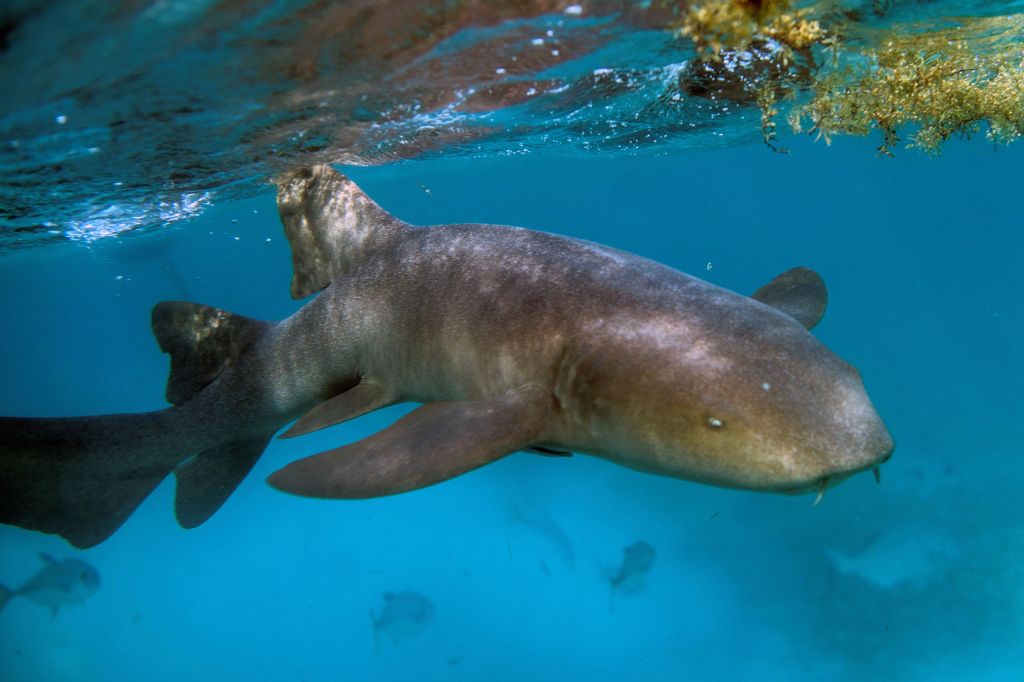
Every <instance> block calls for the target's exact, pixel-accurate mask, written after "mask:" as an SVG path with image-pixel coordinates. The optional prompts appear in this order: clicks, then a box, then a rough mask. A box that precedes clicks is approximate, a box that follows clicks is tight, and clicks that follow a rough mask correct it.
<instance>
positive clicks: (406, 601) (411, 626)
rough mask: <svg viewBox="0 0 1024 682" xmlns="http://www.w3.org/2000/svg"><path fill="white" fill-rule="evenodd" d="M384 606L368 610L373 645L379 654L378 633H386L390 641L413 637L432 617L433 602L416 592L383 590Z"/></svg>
mask: <svg viewBox="0 0 1024 682" xmlns="http://www.w3.org/2000/svg"><path fill="white" fill-rule="evenodd" d="M383 597H384V606H383V607H381V609H380V612H379V613H376V614H375V613H374V612H373V611H370V621H371V622H372V623H373V646H374V650H375V651H376V652H377V653H378V654H380V643H379V635H380V633H381V632H383V633H384V634H386V635H387V636H388V637H389V638H390V639H391V641H392V642H395V643H397V642H398V641H399V640H401V639H406V638H408V637H413V636H415V635H418V634H420V633H421V632H423V631H424V630H426V629H427V626H428V625H429V624H430V621H431V620H433V619H434V604H433V603H431V601H430V600H429V599H427V598H426V597H424V596H423V595H422V594H418V593H416V592H385V593H384V594H383Z"/></svg>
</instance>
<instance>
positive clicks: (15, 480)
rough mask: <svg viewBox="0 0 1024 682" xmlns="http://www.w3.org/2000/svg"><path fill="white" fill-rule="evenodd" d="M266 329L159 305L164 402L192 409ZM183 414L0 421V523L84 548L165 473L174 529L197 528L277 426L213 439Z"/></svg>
mask: <svg viewBox="0 0 1024 682" xmlns="http://www.w3.org/2000/svg"><path fill="white" fill-rule="evenodd" d="M271 326H272V325H271V324H269V323H266V322H259V321H257V320H250V319H248V318H244V317H240V316H235V315H231V313H227V312H224V311H221V310H217V309H215V308H209V307H207V306H201V305H198V304H194V303H183V302H167V303H161V304H159V305H157V306H156V308H154V310H153V331H154V333H155V334H156V337H157V340H158V342H159V343H160V347H161V349H162V350H164V351H165V352H167V353H170V355H171V375H170V378H169V379H168V383H167V399H168V401H169V402H171V403H173V404H174V405H176V406H178V405H184V404H185V403H187V402H189V401H190V400H192V399H193V398H194V397H195V396H196V395H198V394H199V393H200V392H201V391H202V390H203V389H204V388H205V387H206V386H207V385H208V384H210V383H211V382H213V381H214V379H216V378H217V376H218V375H219V374H220V373H221V372H222V371H223V370H224V369H225V368H226V367H228V366H229V365H230V364H232V362H233V361H234V360H235V358H237V357H238V356H239V355H241V354H242V353H244V352H245V351H246V350H247V349H248V348H249V347H250V346H251V344H252V343H253V342H254V341H255V340H256V339H257V338H258V337H259V336H261V335H262V334H263V333H264V332H265V331H266V330H267V329H268V328H269V327H271ZM183 412H189V410H187V409H186V410H181V409H180V408H178V407H171V408H168V409H166V410H161V411H158V412H145V413H139V414H111V415H100V416H93V417H60V418H18V417H7V418H0V523H6V524H12V525H16V526H20V527H22V528H27V529H30V530H39V531H43V532H45V533H56V534H59V535H61V536H63V537H64V538H66V539H67V540H68V541H69V542H70V543H71V544H72V545H74V546H76V547H79V548H86V547H92V546H93V545H96V544H98V543H100V542H102V541H103V540H105V539H106V538H107V537H109V536H110V535H111V534H113V533H114V531H116V530H117V529H118V528H119V527H120V526H121V524H123V523H124V522H125V521H126V520H127V519H128V517H129V516H130V515H131V514H132V512H133V511H135V509H136V508H137V507H138V506H139V505H140V504H141V503H142V501H143V500H144V499H146V497H147V496H148V495H149V494H150V493H151V492H152V491H153V490H154V489H155V488H156V487H157V486H158V485H159V484H160V482H161V481H163V479H164V478H166V477H167V476H168V475H169V474H170V473H171V472H172V471H174V472H175V476H176V478H177V490H176V493H175V513H176V516H177V518H178V522H179V523H180V524H181V525H182V526H184V527H186V528H192V527H195V526H198V525H199V524H201V523H203V522H204V521H206V520H207V519H208V518H209V517H210V516H211V515H212V514H213V513H214V512H215V511H216V510H217V509H218V508H219V507H220V506H221V505H222V504H223V503H224V501H225V500H226V499H227V498H228V496H229V495H230V494H231V493H232V492H233V491H234V489H235V488H236V487H237V486H238V484H239V483H240V482H241V481H242V479H243V478H244V477H245V475H246V474H247V473H248V472H249V470H250V469H251V468H252V466H253V465H254V464H255V463H256V460H257V459H258V458H259V456H260V454H261V453H262V452H263V449H264V448H265V447H266V445H267V443H268V442H269V440H270V438H271V437H272V436H273V432H274V431H276V429H277V427H278V426H280V425H279V424H274V425H268V427H267V429H266V431H267V432H266V433H262V434H260V435H254V434H253V433H252V431H251V429H250V430H241V429H237V426H238V425H228V424H225V425H222V426H223V429H222V430H220V431H218V430H217V429H211V428H208V427H207V428H202V429H198V428H196V426H197V424H195V423H192V422H193V421H195V419H196V418H198V419H202V418H203V415H196V416H193V417H186V415H183V414H182V413H183ZM191 412H192V413H193V414H194V413H195V412H196V411H195V410H192V411H191ZM232 427H235V428H232ZM197 432H201V433H203V434H205V435H203V436H201V437H200V436H197V435H196V433H197ZM238 433H245V434H246V435H244V436H239V435H237V434H238ZM209 434H213V435H209Z"/></svg>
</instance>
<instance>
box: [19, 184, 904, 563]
mask: <svg viewBox="0 0 1024 682" xmlns="http://www.w3.org/2000/svg"><path fill="white" fill-rule="evenodd" d="M277 182H278V197H277V203H278V208H279V212H280V216H281V220H282V222H283V224H284V228H285V232H286V234H287V237H288V240H289V242H290V245H291V249H292V260H293V266H294V273H293V279H292V283H291V293H292V295H293V297H295V298H304V297H307V296H310V295H312V294H314V293H316V292H320V293H319V294H318V295H317V296H315V297H314V298H312V300H310V301H309V302H308V303H306V304H305V305H304V306H303V307H302V308H300V309H299V310H298V311H297V312H296V313H295V314H293V315H292V316H291V317H288V318H287V319H285V320H282V321H281V322H278V323H276V324H274V323H270V322H263V321H258V320H253V319H249V318H246V317H242V316H240V315H235V314H232V313H229V312H226V311H223V310H218V309H215V308H211V307H208V306H204V305H199V304H196V303H188V302H163V303H159V304H157V305H156V306H155V308H154V309H153V314H152V326H153V331H154V334H155V336H156V339H157V341H158V343H159V345H160V348H161V349H162V350H163V351H165V352H167V353H169V354H170V357H171V370H170V377H169V379H168V383H167V391H166V397H167V400H168V402H169V403H171V406H170V407H168V408H167V409H164V410H159V411H155V412H148V413H137V414H112V415H100V416H87V417H65V418H21V417H7V418H3V419H0V521H2V522H3V523H7V524H13V525H16V526H20V527H22V528H27V529H34V530H39V531H43V532H46V533H57V534H59V535H61V536H63V537H64V538H66V539H67V540H68V541H70V542H71V544H73V545H75V546H77V547H89V546H92V545H95V544H97V543H99V542H101V541H103V540H104V539H106V538H107V537H109V536H110V535H111V534H113V533H114V531H115V530H116V529H117V528H118V527H119V526H120V525H121V524H122V523H123V522H124V521H125V520H126V519H127V518H128V517H129V516H130V515H131V513H132V512H133V511H134V510H135V509H136V508H137V507H138V505H139V504H141V503H142V501H143V500H144V499H145V498H146V496H147V495H149V493H150V492H151V491H152V490H153V489H154V488H155V487H156V486H157V485H158V484H159V483H160V482H161V481H162V480H163V479H164V478H165V477H166V476H168V475H170V474H171V473H172V472H173V473H174V476H175V478H176V489H175V514H176V516H177V519H178V522H179V523H180V524H181V525H182V526H183V527H186V528H191V527H195V526H198V525H199V524H201V523H203V522H204V521H206V520H207V519H208V518H209V517H210V516H211V515H212V514H213V513H214V512H215V511H216V510H217V509H218V508H219V507H220V506H221V505H222V504H223V503H224V501H225V500H226V499H227V498H228V496H229V495H230V494H231V493H232V491H233V490H234V489H235V488H236V487H237V486H238V485H239V483H240V482H241V481H242V479H243V478H244V477H245V476H246V474H247V473H248V472H249V471H250V469H251V468H252V466H253V465H254V464H255V462H256V460H257V459H258V458H259V456H260V454H261V453H262V452H263V450H264V448H265V447H266V446H267V443H268V442H269V441H270V440H271V439H272V438H273V437H274V435H275V433H276V432H277V431H278V430H279V429H281V428H282V427H283V426H285V425H287V424H288V423H289V422H292V421H293V420H296V419H297V420H298V421H296V422H295V423H294V424H293V425H292V426H291V428H290V429H288V431H287V432H285V433H284V434H283V436H284V437H294V436H299V435H302V434H305V433H309V432H311V431H314V430H317V429H320V428H323V427H327V426H330V425H333V424H337V423H340V422H344V421H346V420H349V419H354V418H356V417H358V416H360V415H363V414H366V413H368V412H371V411H373V410H376V409H379V408H382V407H385V406H388V405H392V404H395V403H401V402H406V401H409V402H417V403H423V405H422V406H421V407H418V408H417V409H415V410H413V411H412V412H411V413H409V414H407V415H406V416H404V417H402V418H401V419H399V420H398V421H396V422H395V423H394V424H392V425H391V426H389V427H388V428H386V429H384V430H382V431H380V432H378V433H375V434H373V435H371V436H369V437H368V438H365V439H363V440H361V441H359V442H356V443H353V444H349V445H343V446H342V447H339V448H337V449H334V450H330V451H327V452H323V453H320V454H316V455H313V456H310V457H306V458H305V459H301V460H298V461H296V462H293V463H291V464H289V465H287V466H285V467H284V468H283V469H281V470H279V471H277V472H276V473H274V474H272V475H271V476H270V478H269V482H270V484H271V485H272V486H274V487H275V488H278V489H280V490H282V491H286V492H289V493H293V494H296V495H304V496H309V497H319V498H336V499H341V498H348V499H352V498H369V497H377V496H382V495H390V494H395V493H401V492H404V491H410V490H415V489H418V488H422V487H424V486H428V485H431V484H434V483H438V482H440V481H444V480H446V479H449V478H452V477H454V476H458V475H460V474H463V473H466V472H468V471H470V470H473V469H476V468H477V467H480V466H482V465H485V464H488V463H490V462H494V461H495V460H498V459H500V458H502V457H505V456H506V455H509V454H511V453H513V452H515V451H517V450H527V451H533V452H537V453H540V454H545V455H567V454H569V453H573V452H577V453H586V454H590V455H595V456H598V457H603V458H606V459H609V460H612V461H614V462H617V463H619V464H622V465H625V466H628V467H632V468H634V469H639V470H643V471H647V472H651V473H655V474H661V475H666V476H672V477H677V478H682V479H688V480H691V481H697V482H701V483H707V484H712V485H718V486H726V487H732V488H741V489H748V490H757V491H770V492H780V493H802V492H817V493H818V495H819V496H820V495H821V494H822V493H823V492H824V491H825V489H826V488H827V487H828V486H831V485H834V484H836V483H838V482H840V481H842V480H843V479H845V478H847V477H849V476H850V475H852V474H855V473H857V472H860V471H865V470H869V469H875V471H876V473H877V467H878V466H879V465H880V464H881V463H882V462H884V461H885V460H886V459H888V458H889V456H890V454H891V453H892V450H893V442H892V439H891V438H890V436H889V433H888V431H887V430H886V428H885V426H884V425H883V423H882V421H881V419H880V418H879V416H878V414H877V413H876V411H875V409H874V408H873V406H872V404H871V402H870V400H869V398H868V396H867V394H866V392H865V390H864V387H863V385H862V382H861V378H860V376H859V374H858V372H857V370H856V369H854V368H853V367H852V366H851V365H849V364H847V363H846V362H844V361H843V360H841V359H840V358H839V357H837V356H836V355H834V354H833V353H832V352H831V351H829V350H828V349H827V348H826V347H825V346H824V345H823V344H822V343H820V342H819V341H818V340H817V339H816V338H815V337H814V336H812V335H811V334H810V333H809V332H808V329H810V328H811V327H813V326H814V325H815V324H816V323H817V322H818V320H819V319H820V318H821V316H822V315H823V314H824V310H825V305H826V298H827V295H826V291H825V286H824V283H823V282H822V280H821V278H820V277H819V276H818V275H817V274H815V273H814V272H813V271H811V270H808V269H805V268H795V269H793V270H790V271H788V272H786V273H783V274H782V275H780V276H779V277H777V278H775V279H774V280H772V281H771V282H769V283H768V284H766V285H765V286H764V287H762V288H761V289H759V290H758V291H757V292H756V293H754V295H753V296H752V297H746V296H743V295H740V294H736V293H732V292H730V291H727V290H725V289H722V288H719V287H717V286H714V285H712V284H710V283H708V282H705V281H702V280H700V279H697V278H696V277H692V276H690V275H687V274H684V273H681V272H679V271H676V270H673V269H671V268H669V267H667V266H664V265H661V264H658V263H656V262H654V261H651V260H648V259H645V258H641V257H639V256H636V255H632V254H629V253H625V252H623V251H618V250H615V249H612V248H609V247H606V246H602V245H599V244H595V243H591V242H587V241H582V240H578V239H571V238H568V237H563V236H558V235H554V234H548V233H543V232H536V231H532V230H528V229H523V228H516V227H504V226H495V225H476V224H450V225H437V226H431V227H418V226H413V225H410V224H407V223H405V222H403V221H401V220H399V219H398V218H396V217H395V216H393V215H391V214H389V213H388V212H386V211H385V210H384V209H382V208H381V207H380V206H378V205H377V204H376V203H374V202H373V201H372V200H371V199H370V198H369V197H368V196H367V195H366V194H365V193H363V192H362V191H361V190H360V189H359V188H358V187H357V186H356V185H355V183H353V182H352V181H351V180H349V179H348V178H346V177H345V176H343V175H341V174H340V173H338V172H337V171H335V170H333V169H332V168H331V167H329V166H317V167H312V168H303V169H299V170H295V171H292V172H290V173H288V174H286V175H284V176H282V177H280V178H278V181H277Z"/></svg>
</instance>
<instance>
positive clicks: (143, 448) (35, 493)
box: [0, 412, 181, 548]
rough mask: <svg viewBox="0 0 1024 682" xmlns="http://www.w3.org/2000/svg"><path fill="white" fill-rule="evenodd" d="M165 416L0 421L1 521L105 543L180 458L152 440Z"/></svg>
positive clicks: (83, 543) (88, 543)
mask: <svg viewBox="0 0 1024 682" xmlns="http://www.w3.org/2000/svg"><path fill="white" fill-rule="evenodd" d="M163 415H164V413H162V412H150V413H144V414H116V415H104V416H99V417H65V418H54V419H48V418H45V419H21V418H3V419H0V522H3V523H9V524H13V525H16V526H20V527H22V528H27V529H30V530H40V531H43V532H44V533H57V534H59V535H62V536H63V537H65V538H66V539H67V540H68V541H69V542H71V544H73V545H74V546H76V547H81V548H85V547H92V546H93V545H95V544H98V543H99V542H101V541H103V540H104V539H106V538H107V537H108V536H110V535H111V534H112V533H113V532H114V531H115V530H117V529H118V528H119V527H120V526H121V524H122V523H124V521H125V520H126V519H127V518H128V517H129V516H130V515H131V513H132V512H133V511H135V508H136V507H138V506H139V504H141V503H142V501H143V500H144V499H145V498H146V496H147V495H149V493H150V492H152V491H153V489H154V488H156V486H157V485H158V484H159V483H160V481H162V480H163V479H164V477H166V476H167V475H168V474H169V473H171V470H172V469H174V467H175V465H176V464H177V463H178V461H179V460H180V459H181V458H180V457H179V456H178V455H177V453H174V454H171V453H165V452H162V451H160V448H154V447H153V445H152V443H151V442H150V441H151V440H152V438H151V437H149V434H151V433H153V432H158V431H159V429H160V428H161V421H162V417H163Z"/></svg>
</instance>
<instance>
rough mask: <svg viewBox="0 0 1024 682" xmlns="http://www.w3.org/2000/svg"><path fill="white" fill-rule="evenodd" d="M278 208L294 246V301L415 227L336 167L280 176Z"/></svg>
mask: <svg viewBox="0 0 1024 682" xmlns="http://www.w3.org/2000/svg"><path fill="white" fill-rule="evenodd" d="M277 209H278V212H279V213H280V215H281V222H282V223H283V224H284V231H285V235H286V236H287V237H288V242H289V243H290V244H291V247H292V268H293V273H292V286H291V293H292V298H303V297H305V296H309V295H310V294H312V293H314V292H317V291H320V290H321V289H323V288H324V287H326V286H327V285H328V284H330V283H331V281H332V280H333V279H334V278H335V277H337V276H338V275H340V274H342V273H344V272H345V271H346V270H347V269H348V268H349V267H351V265H352V264H353V263H358V262H359V261H360V260H361V259H362V258H364V257H365V256H366V254H367V253H369V252H371V251H373V250H374V249H377V248H380V247H381V246H383V245H385V244H387V243H389V242H390V241H392V240H393V239H395V238H396V237H397V236H400V235H401V233H402V232H404V231H406V230H407V229H408V228H409V226H408V225H407V224H406V223H404V222H402V221H401V220H399V219H398V218H395V217H394V216H393V215H391V214H390V213H388V212H387V211H385V210H384V209H382V208H381V207H380V206H378V205H377V204H376V203H375V202H374V201H373V199H371V198H370V197H368V196H366V194H365V193H364V192H363V191H362V190H361V189H359V187H358V186H357V185H356V183H354V182H352V181H351V180H349V179H348V178H347V177H345V176H344V175H342V174H341V173H339V172H337V171H336V170H334V169H333V168H331V167H330V166H313V167H311V168H301V169H299V170H295V171H292V172H290V173H287V174H285V175H284V176H282V177H280V178H279V179H278V181H277Z"/></svg>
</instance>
